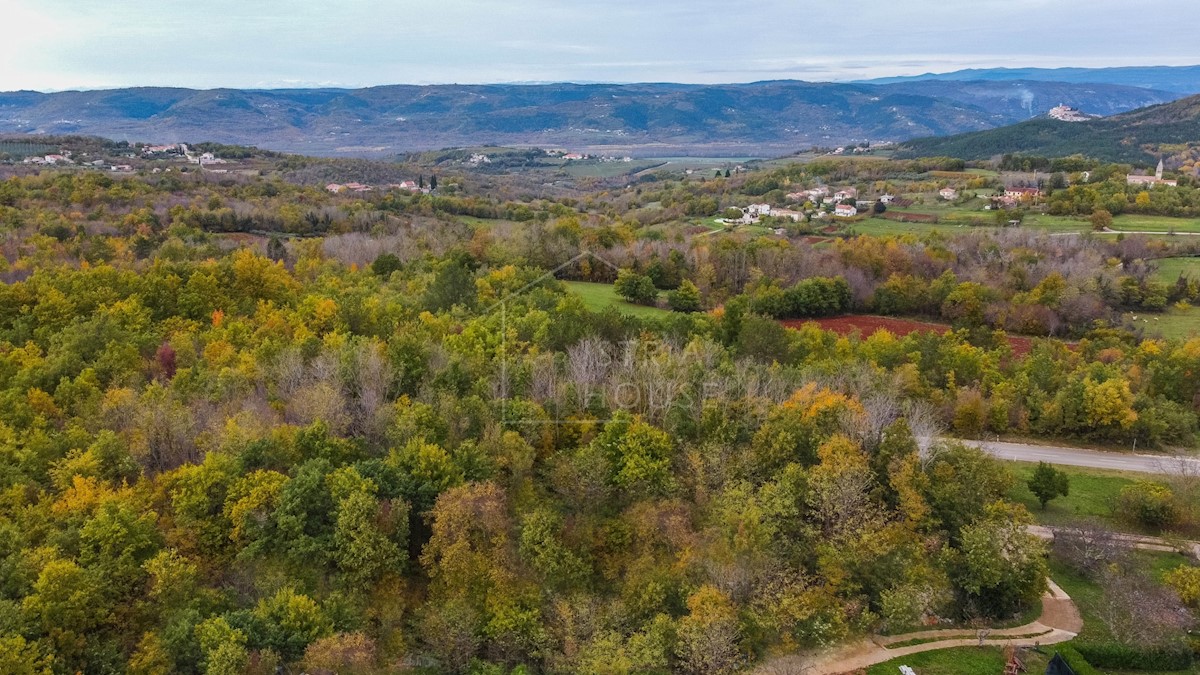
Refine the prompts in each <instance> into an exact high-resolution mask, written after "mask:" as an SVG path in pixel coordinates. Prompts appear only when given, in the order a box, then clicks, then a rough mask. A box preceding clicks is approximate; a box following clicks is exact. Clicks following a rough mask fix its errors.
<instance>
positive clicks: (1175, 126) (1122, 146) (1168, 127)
mask: <svg viewBox="0 0 1200 675" xmlns="http://www.w3.org/2000/svg"><path fill="white" fill-rule="evenodd" d="M1189 144H1190V145H1192V146H1195V145H1197V144H1200V96H1190V97H1188V98H1183V99H1179V100H1177V101H1173V102H1171V103H1164V104H1161V105H1155V106H1150V107H1148V108H1142V109H1139V110H1133V111H1130V112H1126V113H1122V114H1120V115H1114V116H1112V117H1107V118H1103V119H1097V120H1090V121H1087V122H1060V121H1058V120H1054V119H1050V118H1048V117H1043V118H1041V119H1036V120H1029V121H1026V122H1021V123H1019V124H1014V125H1012V126H1007V127H1002V128H999V129H991V130H988V131H979V132H974V133H967V134H960V135H955V136H947V137H942V138H921V139H916V140H913V141H909V142H907V143H904V144H903V145H901V146H900V147H899V148H898V154H899V156H901V157H918V156H926V157H928V156H946V157H959V158H962V159H966V160H972V159H987V158H990V157H994V156H996V155H1002V154H1008V153H1022V154H1028V155H1039V156H1043V157H1065V156H1068V155H1075V154H1081V155H1086V156H1088V157H1093V158H1096V159H1102V160H1107V161H1114V162H1130V163H1135V164H1153V163H1155V162H1157V161H1158V158H1159V157H1160V156H1162V155H1170V154H1171V153H1172V152H1176V151H1179V150H1180V149H1181V148H1186V147H1187V146H1188V145H1189ZM1164 146H1170V147H1164ZM1168 163H1169V162H1168Z"/></svg>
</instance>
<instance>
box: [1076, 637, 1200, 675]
mask: <svg viewBox="0 0 1200 675" xmlns="http://www.w3.org/2000/svg"><path fill="white" fill-rule="evenodd" d="M1075 651H1077V652H1079V655H1080V656H1082V657H1083V658H1084V659H1085V660H1086V661H1087V662H1088V663H1089V664H1091V665H1093V666H1096V667H1097V668H1115V669H1120V670H1158V671H1162V670H1186V669H1188V668H1191V667H1192V660H1193V657H1192V650H1191V648H1190V647H1188V646H1186V645H1182V644H1180V645H1164V646H1161V647H1132V646H1129V645H1122V644H1117V643H1115V642H1105V643H1080V644H1076V645H1075ZM1076 672H1078V671H1076Z"/></svg>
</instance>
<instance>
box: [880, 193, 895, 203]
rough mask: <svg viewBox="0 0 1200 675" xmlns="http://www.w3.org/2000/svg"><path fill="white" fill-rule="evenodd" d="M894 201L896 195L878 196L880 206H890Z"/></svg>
mask: <svg viewBox="0 0 1200 675" xmlns="http://www.w3.org/2000/svg"><path fill="white" fill-rule="evenodd" d="M895 199H896V195H880V196H879V203H881V204H891V203H892V202H893V201H895Z"/></svg>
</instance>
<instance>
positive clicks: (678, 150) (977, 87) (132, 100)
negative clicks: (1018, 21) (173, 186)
mask: <svg viewBox="0 0 1200 675" xmlns="http://www.w3.org/2000/svg"><path fill="white" fill-rule="evenodd" d="M1177 97H1178V94H1172V93H1169V92H1162V91H1156V90H1150V89H1140V88H1136V87H1125V86H1119V85H1104V84H1063V83H1057V82H1020V83H1008V82H1000V83H988V82H981V83H972V84H971V85H968V86H964V85H961V84H957V83H955V84H943V83H937V82H931V83H914V84H897V85H880V86H876V85H862V84H838V83H813V82H800V81H774V82H757V83H751V84H730V85H684V84H588V85H583V84H547V85H430V86H400V85H397V86H383V87H370V88H366V89H353V90H351V89H293V90H286V89H281V90H237V89H215V90H192V89H174V88H149V87H147V88H132V89H117V90H106V91H82V92H80V91H70V92H57V93H49V94H43V93H38V92H6V93H0V132H6V133H12V132H20V133H26V134H63V133H84V134H91V135H99V136H105V137H107V138H113V139H117V140H124V141H135V140H143V141H155V142H158V143H177V142H180V141H189V140H190V141H199V140H209V141H219V142H222V143H240V144H247V145H256V146H259V147H263V148H270V149H273V150H287V151H292V152H303V153H307V154H322V155H342V156H364V155H365V156H377V157H378V156H385V155H395V154H399V153H402V152H408V151H414V150H429V149H438V148H447V147H462V146H476V145H519V146H530V145H539V146H542V147H567V148H572V149H576V150H582V149H585V148H587V149H592V148H594V149H595V150H594V151H596V152H604V151H607V152H610V153H612V154H615V155H617V156H621V155H625V154H631V153H632V154H635V155H641V156H659V157H661V156H673V155H693V156H746V155H758V156H777V155H782V154H787V153H790V152H795V151H796V150H800V149H808V148H809V147H812V146H814V145H817V146H838V145H844V144H848V143H850V142H852V141H854V142H859V141H885V140H904V139H908V138H913V137H914V136H922V135H943V134H951V133H961V132H964V131H976V130H980V129H990V128H993V127H996V126H998V125H1002V124H1009V123H1013V122H1016V121H1019V120H1023V119H1028V118H1029V117H1031V116H1033V115H1035V114H1038V113H1041V112H1044V111H1046V110H1049V109H1050V108H1051V107H1053V106H1056V105H1059V104H1061V103H1066V104H1068V105H1073V106H1076V107H1080V108H1083V109H1086V110H1089V111H1094V112H1096V113H1103V114H1112V113H1117V112H1122V111H1125V110H1131V109H1133V108H1138V107H1142V106H1145V105H1149V104H1152V103H1161V102H1164V101H1170V100H1173V99H1174V98H1177Z"/></svg>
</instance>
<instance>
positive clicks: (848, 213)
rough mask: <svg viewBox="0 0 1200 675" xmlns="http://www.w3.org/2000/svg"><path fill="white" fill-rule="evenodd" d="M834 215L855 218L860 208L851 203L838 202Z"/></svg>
mask: <svg viewBox="0 0 1200 675" xmlns="http://www.w3.org/2000/svg"><path fill="white" fill-rule="evenodd" d="M833 215H835V216H838V217H839V218H853V217H854V216H857V215H858V208H857V207H855V206H851V205H850V204H838V205H837V206H836V207H834V209H833Z"/></svg>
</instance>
